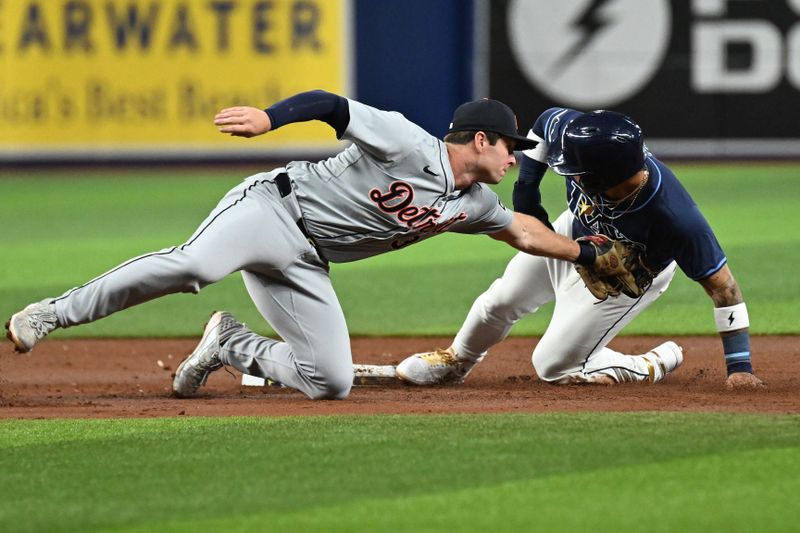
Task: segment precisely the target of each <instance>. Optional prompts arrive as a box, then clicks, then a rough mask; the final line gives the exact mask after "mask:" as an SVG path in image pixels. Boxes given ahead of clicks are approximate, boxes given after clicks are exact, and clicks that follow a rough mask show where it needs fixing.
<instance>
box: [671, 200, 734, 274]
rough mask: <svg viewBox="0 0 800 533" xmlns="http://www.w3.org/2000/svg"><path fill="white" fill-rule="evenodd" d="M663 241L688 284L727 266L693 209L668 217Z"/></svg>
mask: <svg viewBox="0 0 800 533" xmlns="http://www.w3.org/2000/svg"><path fill="white" fill-rule="evenodd" d="M669 220H671V221H672V223H671V224H670V225H669V226H667V228H666V231H667V232H668V234H667V235H665V237H666V238H667V239H669V240H670V241H671V242H672V243H673V246H674V248H673V249H674V253H675V262H677V263H678V266H679V267H680V269H681V270H683V272H684V273H685V274H686V275H687V276H688V277H689V278H691V279H692V280H694V281H699V280H701V279H704V278H707V277H708V276H710V275H712V274H714V273H715V272H717V271H718V270H719V269H720V268H722V267H723V266H724V265H725V263H727V258H726V257H725V252H723V251H722V247H721V246H720V244H719V241H718V240H717V237H716V235H714V231H713V230H712V229H711V226H710V225H709V224H708V221H707V220H706V219H705V217H704V216H703V214H702V213H701V212H700V209H699V208H698V207H697V205H695V204H693V205H692V206H691V208H689V209H688V210H685V211H684V212H682V213H674V212H673V213H672V214H671V216H670V217H669Z"/></svg>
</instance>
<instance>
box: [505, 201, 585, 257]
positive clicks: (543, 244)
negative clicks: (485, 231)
mask: <svg viewBox="0 0 800 533" xmlns="http://www.w3.org/2000/svg"><path fill="white" fill-rule="evenodd" d="M489 236H490V237H491V238H493V239H497V240H498V241H503V242H505V243H507V244H510V245H511V246H513V247H514V248H516V249H517V250H520V251H522V252H525V253H529V254H531V255H543V256H545V257H554V258H555V259H564V260H566V261H573V262H574V261H576V260H577V259H578V257H579V255H580V252H581V247H580V245H578V243H577V242H575V241H573V240H572V239H568V238H567V237H564V236H563V235H559V234H558V233H555V232H554V231H553V230H551V229H549V228H548V227H547V226H545V225H544V224H542V223H541V222H540V221H539V220H538V219H536V218H534V217H532V216H530V215H525V214H522V213H516V212H515V213H514V219H513V220H512V222H511V224H509V225H508V227H506V228H505V229H503V230H501V231H498V232H497V233H492V234H490V235H489ZM592 261H594V257H592Z"/></svg>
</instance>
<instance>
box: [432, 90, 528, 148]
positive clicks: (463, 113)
mask: <svg viewBox="0 0 800 533" xmlns="http://www.w3.org/2000/svg"><path fill="white" fill-rule="evenodd" d="M455 131H491V132H494V133H499V134H500V135H502V136H503V137H507V138H509V139H514V140H515V141H516V142H517V145H516V149H518V150H528V149H529V148H533V147H535V146H536V144H537V143H536V141H534V140H532V139H528V138H527V137H523V136H522V135H520V134H519V132H517V117H516V116H515V115H514V112H513V111H512V110H511V108H510V107H508V106H507V105H506V104H504V103H503V102H499V101H497V100H489V99H488V98H484V99H483V100H475V101H474V102H467V103H466V104H461V105H460V106H458V108H456V111H455V113H453V122H451V123H450V129H449V130H448V131H447V133H453V132H455Z"/></svg>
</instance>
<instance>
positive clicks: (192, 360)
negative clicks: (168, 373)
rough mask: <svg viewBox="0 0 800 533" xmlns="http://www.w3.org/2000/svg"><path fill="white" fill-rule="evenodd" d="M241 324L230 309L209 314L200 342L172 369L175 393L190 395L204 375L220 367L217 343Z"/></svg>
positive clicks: (219, 343) (221, 343)
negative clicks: (176, 368) (227, 311)
mask: <svg viewBox="0 0 800 533" xmlns="http://www.w3.org/2000/svg"><path fill="white" fill-rule="evenodd" d="M243 327H244V324H242V323H240V322H239V321H237V320H236V319H235V318H234V317H233V315H232V314H230V313H226V312H224V311H217V312H215V313H214V314H212V315H211V318H210V319H209V321H208V324H206V329H205V331H203V338H201V339H200V343H199V344H198V345H197V347H196V348H195V349H194V351H193V352H192V353H191V354H189V357H187V358H186V359H184V360H183V362H182V363H181V364H180V365H179V366H178V370H176V371H175V379H174V380H173V381H172V390H173V392H174V393H175V396H177V397H178V398H188V397H190V396H194V394H195V393H196V392H197V389H199V388H200V387H202V386H203V385H204V384H205V382H206V380H207V379H208V375H209V374H211V372H214V371H215V370H219V369H220V368H222V367H223V364H222V361H220V358H219V350H220V347H221V346H222V345H223V344H225V341H227V340H228V339H229V338H230V337H231V335H233V333H234V332H236V330H238V329H241V328H243Z"/></svg>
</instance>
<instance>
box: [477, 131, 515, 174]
mask: <svg viewBox="0 0 800 533" xmlns="http://www.w3.org/2000/svg"><path fill="white" fill-rule="evenodd" d="M515 144H516V143H515V142H514V141H513V140H511V139H505V138H503V137H501V138H500V139H498V141H497V142H496V143H495V144H494V145H491V144H489V143H488V141H487V143H486V150H484V154H483V155H484V157H483V164H484V165H483V166H484V171H485V172H484V174H485V175H486V179H484V180H483V181H484V183H500V181H501V180H502V179H503V176H505V175H506V171H508V169H509V168H511V167H513V166H514V164H515V163H516V162H517V159H516V158H515V157H514V146H515Z"/></svg>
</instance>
